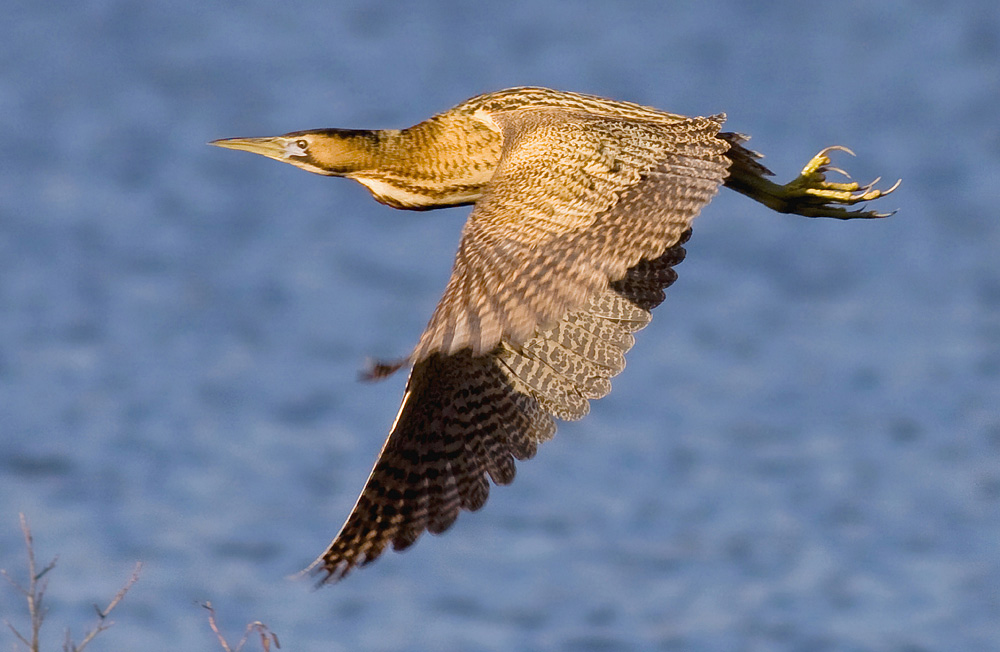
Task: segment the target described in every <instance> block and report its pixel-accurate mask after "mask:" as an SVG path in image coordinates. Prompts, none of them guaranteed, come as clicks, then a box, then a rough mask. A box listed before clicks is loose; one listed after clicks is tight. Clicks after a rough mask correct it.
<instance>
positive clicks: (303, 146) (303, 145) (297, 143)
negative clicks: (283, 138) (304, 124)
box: [295, 139, 309, 152]
mask: <svg viewBox="0 0 1000 652" xmlns="http://www.w3.org/2000/svg"><path fill="white" fill-rule="evenodd" d="M295 146H296V147H298V148H299V149H301V150H302V151H303V152H304V151H306V149H308V147H309V141H308V140H305V139H299V140H296V141H295Z"/></svg>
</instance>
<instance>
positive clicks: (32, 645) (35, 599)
mask: <svg viewBox="0 0 1000 652" xmlns="http://www.w3.org/2000/svg"><path fill="white" fill-rule="evenodd" d="M20 517H21V533H22V534H23V535H24V547H25V549H26V550H27V553H28V585H27V586H24V585H22V584H21V583H20V582H18V581H16V580H15V579H14V578H12V577H11V576H10V574H9V573H8V572H7V571H6V570H0V575H3V577H4V578H5V579H6V580H7V582H8V583H10V585H11V586H13V587H14V589H15V590H16V591H17V592H18V593H20V594H21V595H23V596H24V598H25V600H27V602H28V616H29V617H30V619H31V635H30V637H29V636H25V635H24V634H22V633H21V632H20V631H18V629H17V628H16V627H14V625H12V624H11V623H10V622H8V621H7V620H6V619H4V621H3V623H4V624H5V625H7V628H8V629H10V631H11V632H13V633H14V636H16V637H17V640H19V641H20V642H21V643H22V644H23V645H24V646H25V647H26V648H27V649H28V650H29V652H40V644H39V633H40V632H41V629H42V622H43V621H44V620H45V616H46V614H48V608H47V607H46V606H45V603H44V598H45V590H46V589H47V588H48V579H47V578H46V577H45V575H46V574H47V573H48V572H49V571H50V570H52V569H53V568H55V567H56V561H58V559H59V558H58V557H56V558H53V560H52V561H50V562H49V563H48V564H47V565H46V566H45V567H44V568H42V569H41V570H38V566H37V564H36V562H35V541H34V538H33V537H32V536H31V528H29V527H28V520H27V519H26V518H25V516H24V514H21V515H20ZM141 569H142V564H141V563H140V564H136V565H135V570H134V571H132V576H131V577H130V578H129V580H128V581H127V582H126V583H125V585H124V586H123V587H122V588H121V589H120V590H119V591H118V593H117V594H116V595H115V597H114V598H113V599H112V600H111V602H110V603H108V606H107V607H105V608H104V609H103V610H102V609H101V608H100V607H98V606H97V605H94V609H95V610H96V611H97V624H96V625H95V626H94V628H93V629H91V630H90V631H89V632H87V634H86V635H85V636H84V637H83V641H81V642H80V644H79V645H77V644H76V643H74V642H73V639H72V638H71V636H70V632H69V629H68V628H67V629H66V639H65V642H64V643H63V650H64V651H65V652H82V651H83V649H84V648H85V647H87V645H88V644H89V643H90V642H91V641H93V640H94V638H96V637H97V635H98V634H100V633H101V632H103V631H105V630H106V629H108V628H109V627H111V626H112V625H114V622H113V621H110V620H108V619H107V618H108V615H109V614H110V613H111V612H112V610H114V608H115V607H117V606H118V604H119V603H120V602H121V601H122V599H123V598H124V597H125V594H126V593H128V591H129V589H131V588H132V585H133V584H135V583H136V582H137V581H138V579H139V571H140V570H141Z"/></svg>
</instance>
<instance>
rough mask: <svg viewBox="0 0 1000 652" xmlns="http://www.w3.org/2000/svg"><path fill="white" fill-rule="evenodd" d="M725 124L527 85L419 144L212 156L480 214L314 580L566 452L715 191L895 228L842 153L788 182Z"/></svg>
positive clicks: (447, 118)
mask: <svg viewBox="0 0 1000 652" xmlns="http://www.w3.org/2000/svg"><path fill="white" fill-rule="evenodd" d="M723 121H724V116H721V115H720V116H713V117H707V118H688V117H684V116H680V115H675V114H670V113H665V112H662V111H658V110H656V109H652V108H649V107H643V106H640V105H637V104H631V103H626V102H617V101H613V100H606V99H603V98H597V97H593V96H588V95H580V94H575V93H565V92H560V91H552V90H548V89H542V88H516V89H509V90H505V91H499V92H497V93H491V94H487V95H481V96H478V97H475V98H472V99H470V100H467V101H466V102H463V103H461V104H459V105H458V106H456V107H455V108H453V109H451V110H449V111H447V112H445V113H442V114H439V115H436V116H434V117H432V118H430V119H428V120H426V121H424V122H421V123H419V124H417V125H415V126H413V127H410V128H409V129H403V130H379V131H362V130H337V129H325V130H312V131H301V132H293V133H290V134H286V135H285V136H279V137H274V138H253V139H227V140H222V141H216V142H215V143H213V144H217V145H221V146H224V147H229V148H232V149H243V150H247V151H251V152H255V153H258V154H262V155H264V156H268V157H270V158H275V159H277V160H281V161H284V162H287V163H291V164H293V165H296V166H298V167H301V168H303V169H305V170H308V171H311V172H316V173H319V174H327V175H332V176H344V177H348V178H352V179H355V180H356V181H358V182H360V183H362V184H363V185H365V186H366V187H367V188H368V189H369V190H370V191H371V193H372V195H373V196H374V197H375V198H376V199H377V200H378V201H380V202H382V203H385V204H388V205H390V206H393V207H396V208H408V209H417V210H424V209H431V208H438V207H443V206H454V205H461V204H469V203H474V204H475V207H474V209H473V211H472V214H471V215H470V217H469V220H468V221H467V223H466V225H465V228H464V230H463V233H462V238H461V242H460V245H459V250H458V253H457V256H456V260H455V265H454V270H453V272H452V276H451V279H450V280H449V282H448V286H447V288H446V289H445V293H444V297H443V298H442V300H441V302H440V303H439V304H438V306H437V308H436V309H435V311H434V313H433V315H432V317H431V320H430V322H429V324H428V327H427V329H426V330H425V331H424V333H423V335H422V336H421V338H420V341H419V342H418V344H417V346H416V348H415V349H414V351H413V352H412V353H411V355H410V356H409V357H408V358H407V359H406V362H409V363H411V364H412V365H413V369H412V371H411V375H410V379H409V381H408V383H407V389H406V393H405V396H404V398H403V403H402V406H401V407H400V411H399V414H398V415H397V418H396V421H395V423H394V424H393V427H392V430H391V432H390V435H389V437H388V438H387V440H386V442H385V445H384V447H383V449H382V452H381V453H380V455H379V458H378V460H377V462H376V464H375V468H374V469H373V471H372V474H371V476H370V477H369V480H368V483H367V484H366V486H365V489H364V491H363V492H362V494H361V496H360V497H359V499H358V502H357V504H356V505H355V507H354V510H352V513H351V515H350V517H349V518H348V520H347V522H346V523H345V525H344V527H343V528H342V529H341V531H340V533H339V534H338V535H337V537H336V538H335V539H334V541H333V543H332V544H331V545H330V547H329V549H328V550H327V551H326V552H325V553H324V554H323V555H322V556H321V557H320V558H319V559H318V560H317V562H316V564H315V565H314V566H316V567H318V568H320V569H322V570H323V571H325V572H326V573H327V577H332V578H340V577H342V576H343V575H345V574H346V573H347V572H349V571H350V570H351V569H352V568H354V567H355V566H357V565H358V564H363V563H367V562H369V561H372V560H373V559H375V558H376V557H378V556H379V555H380V554H381V552H382V551H383V550H384V549H385V547H386V546H387V545H389V544H392V545H393V547H394V548H396V549H403V548H405V547H407V546H408V545H410V544H412V543H413V541H415V540H416V538H417V537H418V536H419V534H420V533H421V532H423V531H424V530H429V531H431V532H441V531H443V530H445V529H446V528H447V527H449V526H450V525H451V523H452V522H453V521H454V520H455V518H456V517H457V515H458V513H459V511H460V510H461V509H463V508H464V509H469V510H474V509H478V508H479V507H480V506H482V504H483V503H484V502H485V500H486V496H487V494H488V491H489V483H488V481H487V477H489V478H492V480H493V481H494V482H495V483H497V484H506V483H508V482H510V481H511V480H512V479H513V476H514V458H517V459H526V458H528V457H531V456H532V455H533V454H534V452H535V448H536V446H537V444H538V443H539V442H541V441H544V440H546V439H548V438H549V437H551V436H552V434H553V433H554V431H555V425H554V421H553V417H558V418H561V419H576V418H580V417H582V416H583V415H584V414H586V413H587V411H588V409H589V404H588V400H589V399H592V398H599V397H601V396H604V395H605V394H607V393H608V392H609V391H610V378H611V377H612V376H614V375H615V374H617V373H618V372H620V371H621V370H622V368H624V354H625V352H626V351H628V349H629V348H630V347H631V346H632V344H633V337H632V335H631V333H632V332H634V331H635V330H638V329H639V328H641V327H642V326H644V325H645V324H646V323H647V322H648V320H649V318H650V315H649V311H650V310H651V309H652V308H653V307H655V306H656V305H658V304H659V303H660V301H662V300H663V289H664V288H665V287H666V286H667V285H669V284H670V283H672V282H673V280H674V278H676V274H675V273H674V271H673V269H672V267H673V265H675V264H676V263H678V262H680V260H682V259H683V255H684V249H683V247H682V246H681V245H682V244H683V242H684V240H686V238H687V237H688V234H689V233H690V225H691V221H692V220H693V218H694V217H695V216H696V215H697V214H698V212H699V211H700V209H701V207H702V206H704V205H705V204H706V203H708V201H709V200H710V199H711V198H712V197H713V196H714V195H715V193H716V192H717V189H718V187H719V186H720V185H723V184H725V185H727V186H729V187H732V188H733V189H735V190H737V191H739V192H742V193H743V194H746V195H748V196H750V197H751V198H753V199H755V200H757V201H760V202H761V203H764V204H766V205H768V206H770V207H772V208H775V209H776V210H780V211H783V212H792V213H798V214H801V215H806V216H811V217H835V218H841V219H850V218H855V217H881V215H879V214H877V213H872V212H861V211H856V212H849V211H847V210H846V209H845V208H844V207H843V206H845V205H852V204H855V203H858V202H860V201H866V200H870V199H875V198H878V197H879V196H881V195H883V194H886V192H889V191H879V190H875V189H873V188H872V186H870V185H869V186H866V187H864V188H861V187H859V186H858V185H857V184H853V183H831V182H828V181H827V180H826V178H825V174H824V172H826V171H828V170H830V169H832V168H828V167H827V166H828V164H829V158H827V156H826V154H827V152H828V150H824V151H823V152H821V153H820V154H819V155H817V156H816V157H814V159H813V160H812V161H810V163H809V165H807V166H806V168H805V169H804V170H803V172H802V174H801V175H800V176H799V177H798V178H797V179H795V180H794V181H793V182H791V183H789V184H786V185H783V186H779V185H777V184H774V183H772V182H770V181H768V180H767V179H766V178H765V177H766V176H767V175H769V174H770V172H769V171H768V170H767V169H766V168H764V167H763V166H761V165H760V164H759V163H758V162H757V158H759V156H758V155H757V154H755V153H754V152H752V151H750V150H747V149H745V148H744V147H743V146H742V145H741V143H742V142H743V141H745V140H746V138H745V137H744V136H741V135H739V134H735V133H720V127H721V125H722V122H723ZM890 191H891V189H890ZM394 368H395V365H388V366H384V367H381V368H380V369H382V370H392V369H394Z"/></svg>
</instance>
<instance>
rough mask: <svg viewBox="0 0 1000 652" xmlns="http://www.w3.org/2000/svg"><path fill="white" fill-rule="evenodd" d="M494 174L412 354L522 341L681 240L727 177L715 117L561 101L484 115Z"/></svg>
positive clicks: (486, 349)
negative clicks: (497, 145) (597, 109)
mask: <svg viewBox="0 0 1000 652" xmlns="http://www.w3.org/2000/svg"><path fill="white" fill-rule="evenodd" d="M489 118H490V119H492V120H493V122H494V123H496V124H497V125H498V127H499V128H500V129H501V131H502V133H503V150H502V153H501V157H500V162H499V164H498V166H497V169H496V172H495V173H494V176H493V178H492V180H491V181H490V183H489V185H488V186H487V188H486V190H485V191H484V193H483V195H482V196H481V197H480V199H479V201H477V202H476V206H475V208H474V209H473V211H472V214H471V215H470V216H469V220H468V222H467V223H466V225H465V229H464V231H463V233H462V238H461V242H460V244H459V250H458V254H457V256H456V258H455V266H454V270H453V271H452V275H451V278H450V280H449V282H448V286H447V288H446V289H445V293H444V297H443V298H442V299H441V302H440V303H439V304H438V306H437V308H436V309H435V311H434V314H433V316H432V317H431V320H430V323H429V324H428V326H427V329H426V330H425V331H424V333H423V335H422V336H421V339H420V342H419V344H418V345H417V347H416V349H415V351H414V353H413V355H412V357H411V359H412V361H413V362H419V361H421V360H424V359H426V358H428V357H429V356H431V355H433V354H434V353H441V354H444V355H451V354H455V353H458V352H459V351H461V350H463V349H470V350H471V351H472V353H473V355H486V354H488V353H490V352H491V351H492V350H493V349H494V347H496V346H497V345H498V344H499V343H500V342H505V343H507V344H510V345H513V346H518V345H520V344H522V343H524V342H525V341H527V340H528V339H529V338H531V337H532V336H533V335H534V334H535V333H536V332H537V331H538V330H539V329H544V328H548V327H550V326H552V325H553V324H554V323H556V322H557V321H558V320H559V319H560V318H561V317H562V316H563V315H564V314H566V313H567V312H571V311H574V310H578V309H580V308H581V307H583V306H584V305H585V304H586V302H587V300H588V299H589V298H590V297H591V296H593V295H594V294H595V293H597V292H600V291H602V290H603V289H604V288H606V287H607V284H608V283H609V282H611V281H614V280H615V279H620V278H622V276H623V275H624V274H625V271H626V270H627V269H629V268H630V267H632V266H634V265H636V264H637V263H638V262H639V261H640V260H643V259H651V258H656V257H657V256H659V255H660V254H661V253H663V251H664V250H665V249H666V248H667V247H669V246H671V245H672V244H674V243H676V242H677V239H678V238H679V237H680V234H681V233H683V232H684V231H685V230H687V229H688V228H689V227H690V225H691V220H692V219H693V218H694V217H695V215H697V213H698V212H699V211H700V210H701V208H702V206H704V205H705V204H706V203H708V201H709V200H710V199H711V198H712V197H713V196H714V195H715V193H716V192H717V190H718V187H719V185H720V184H721V183H722V181H723V180H724V179H725V177H726V175H727V172H728V166H729V163H730V160H729V159H728V158H727V157H726V156H725V153H726V151H727V150H728V148H729V147H730V145H729V143H727V142H726V141H725V140H723V139H721V138H719V137H718V132H719V128H720V126H721V124H722V120H723V117H722V116H715V117H711V118H684V119H678V120H675V121H671V122H665V121H662V122H654V121H649V122H645V121H641V120H633V119H622V118H617V117H612V116H605V115H594V114H589V113H578V112H572V111H566V110H560V109H532V110H521V111H515V112H509V113H503V112H499V113H494V114H490V115H489Z"/></svg>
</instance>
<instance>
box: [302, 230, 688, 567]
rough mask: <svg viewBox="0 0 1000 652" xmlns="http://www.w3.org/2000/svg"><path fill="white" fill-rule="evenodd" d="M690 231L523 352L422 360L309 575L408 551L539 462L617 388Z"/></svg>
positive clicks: (503, 348)
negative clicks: (364, 478) (568, 422)
mask: <svg viewBox="0 0 1000 652" xmlns="http://www.w3.org/2000/svg"><path fill="white" fill-rule="evenodd" d="M689 234H690V231H685V232H683V233H682V234H681V235H680V236H679V240H678V242H676V243H674V245H673V246H672V247H670V248H669V249H667V250H666V251H665V252H662V253H661V254H660V255H659V256H658V257H657V258H655V259H652V260H643V261H640V262H639V263H638V264H636V265H634V266H633V267H631V268H630V269H629V270H628V271H627V272H626V273H625V274H624V277H623V278H621V279H620V280H618V281H616V282H613V283H611V284H610V285H609V286H607V287H605V288H604V289H603V290H601V291H599V292H597V293H595V294H593V295H592V296H591V297H589V299H588V300H587V302H586V303H585V304H584V305H583V306H582V307H581V308H580V309H578V310H574V311H571V312H569V313H567V314H565V315H563V316H562V317H561V319H559V321H558V322H557V323H556V324H555V325H553V326H551V327H550V328H548V329H546V330H544V331H540V332H538V333H536V334H535V335H534V336H533V337H531V338H529V339H528V340H527V341H525V342H524V343H523V344H522V345H521V346H520V347H513V346H510V345H508V344H506V343H501V344H499V345H498V346H497V347H496V348H495V349H494V350H493V351H492V352H491V353H490V354H488V355H483V356H474V355H472V352H471V351H470V350H469V349H465V350H463V351H461V352H459V353H456V354H453V355H442V354H440V353H434V354H432V355H430V356H429V357H427V358H426V359H424V360H421V361H420V362H418V363H417V364H416V365H415V366H414V368H413V370H412V372H411V374H410V378H409V381H408V383H407V387H406V394H405V396H404V398H403V404H402V407H401V408H400V411H399V415H398V416H397V417H396V422H395V423H394V424H393V426H392V430H391V432H390V434H389V437H388V439H386V442H385V445H384V446H383V447H382V452H381V453H380V454H379V457H378V460H377V461H376V463H375V468H374V469H373V470H372V473H371V476H369V478H368V482H367V483H366V484H365V488H364V490H363V491H362V493H361V496H360V497H359V498H358V501H357V503H356V504H355V506H354V509H353V510H352V512H351V515H350V516H349V517H348V519H347V522H346V523H345V524H344V526H343V528H341V530H340V533H339V534H338V535H337V537H336V538H335V539H334V541H333V543H331V544H330V547H329V548H328V549H327V550H326V552H324V553H323V555H322V556H321V557H320V558H319V559H317V560H316V561H315V562H314V564H313V565H312V566H311V567H310V568H311V569H312V570H314V571H315V572H318V573H323V574H325V577H324V581H328V580H338V579H340V578H342V577H343V576H344V575H346V574H347V573H348V572H350V571H351V569H353V568H355V567H356V566H359V565H364V564H367V563H369V562H371V561H373V560H374V559H375V558H377V557H378V556H379V555H381V554H382V552H383V551H384V550H385V549H386V548H387V547H388V546H389V545H391V546H392V547H393V549H395V550H403V549H405V548H407V547H409V546H410V545H412V544H413V542H414V541H416V539H417V537H419V536H420V534H421V533H422V532H423V531H424V530H428V531H430V532H433V533H435V534H437V533H440V532H443V531H444V530H446V529H447V528H448V527H449V526H451V524H452V523H453V522H454V521H455V519H456V518H457V517H458V514H459V512H460V511H461V510H462V509H466V510H476V509H479V508H480V507H482V506H483V504H484V503H485V502H486V498H487V496H488V494H489V480H488V479H492V480H493V482H494V483H495V484H497V485H504V484H509V483H510V482H511V481H513V479H514V472H515V468H514V460H515V459H518V460H524V459H528V458H530V457H532V456H533V455H534V454H535V450H536V448H537V446H538V444H539V443H540V442H543V441H546V440H547V439H549V438H551V437H552V435H553V434H555V422H554V420H553V417H559V418H560V419H579V418H580V417H582V416H584V415H585V414H586V413H587V412H588V410H589V402H588V401H589V399H594V398H600V397H602V396H604V395H606V394H607V393H608V392H609V391H611V382H610V378H611V377H612V376H615V375H616V374H618V373H619V372H620V371H621V370H622V369H623V368H624V367H625V353H626V352H627V351H628V350H629V349H630V348H631V347H632V344H633V342H634V338H633V336H632V333H633V332H635V331H637V330H639V329H640V328H642V327H643V326H645V325H646V324H647V323H648V322H649V320H650V310H652V309H653V308H654V307H655V306H657V305H659V303H660V302H661V301H663V297H664V295H663V290H664V288H666V287H667V286H669V285H670V284H671V283H673V281H674V280H675V279H676V277H677V275H676V273H675V272H674V270H673V269H672V268H673V266H674V265H676V264H677V263H679V262H680V261H681V260H683V259H684V253H685V252H684V248H683V247H682V246H681V245H682V244H683V242H684V241H686V240H687V237H688V235H689Z"/></svg>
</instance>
